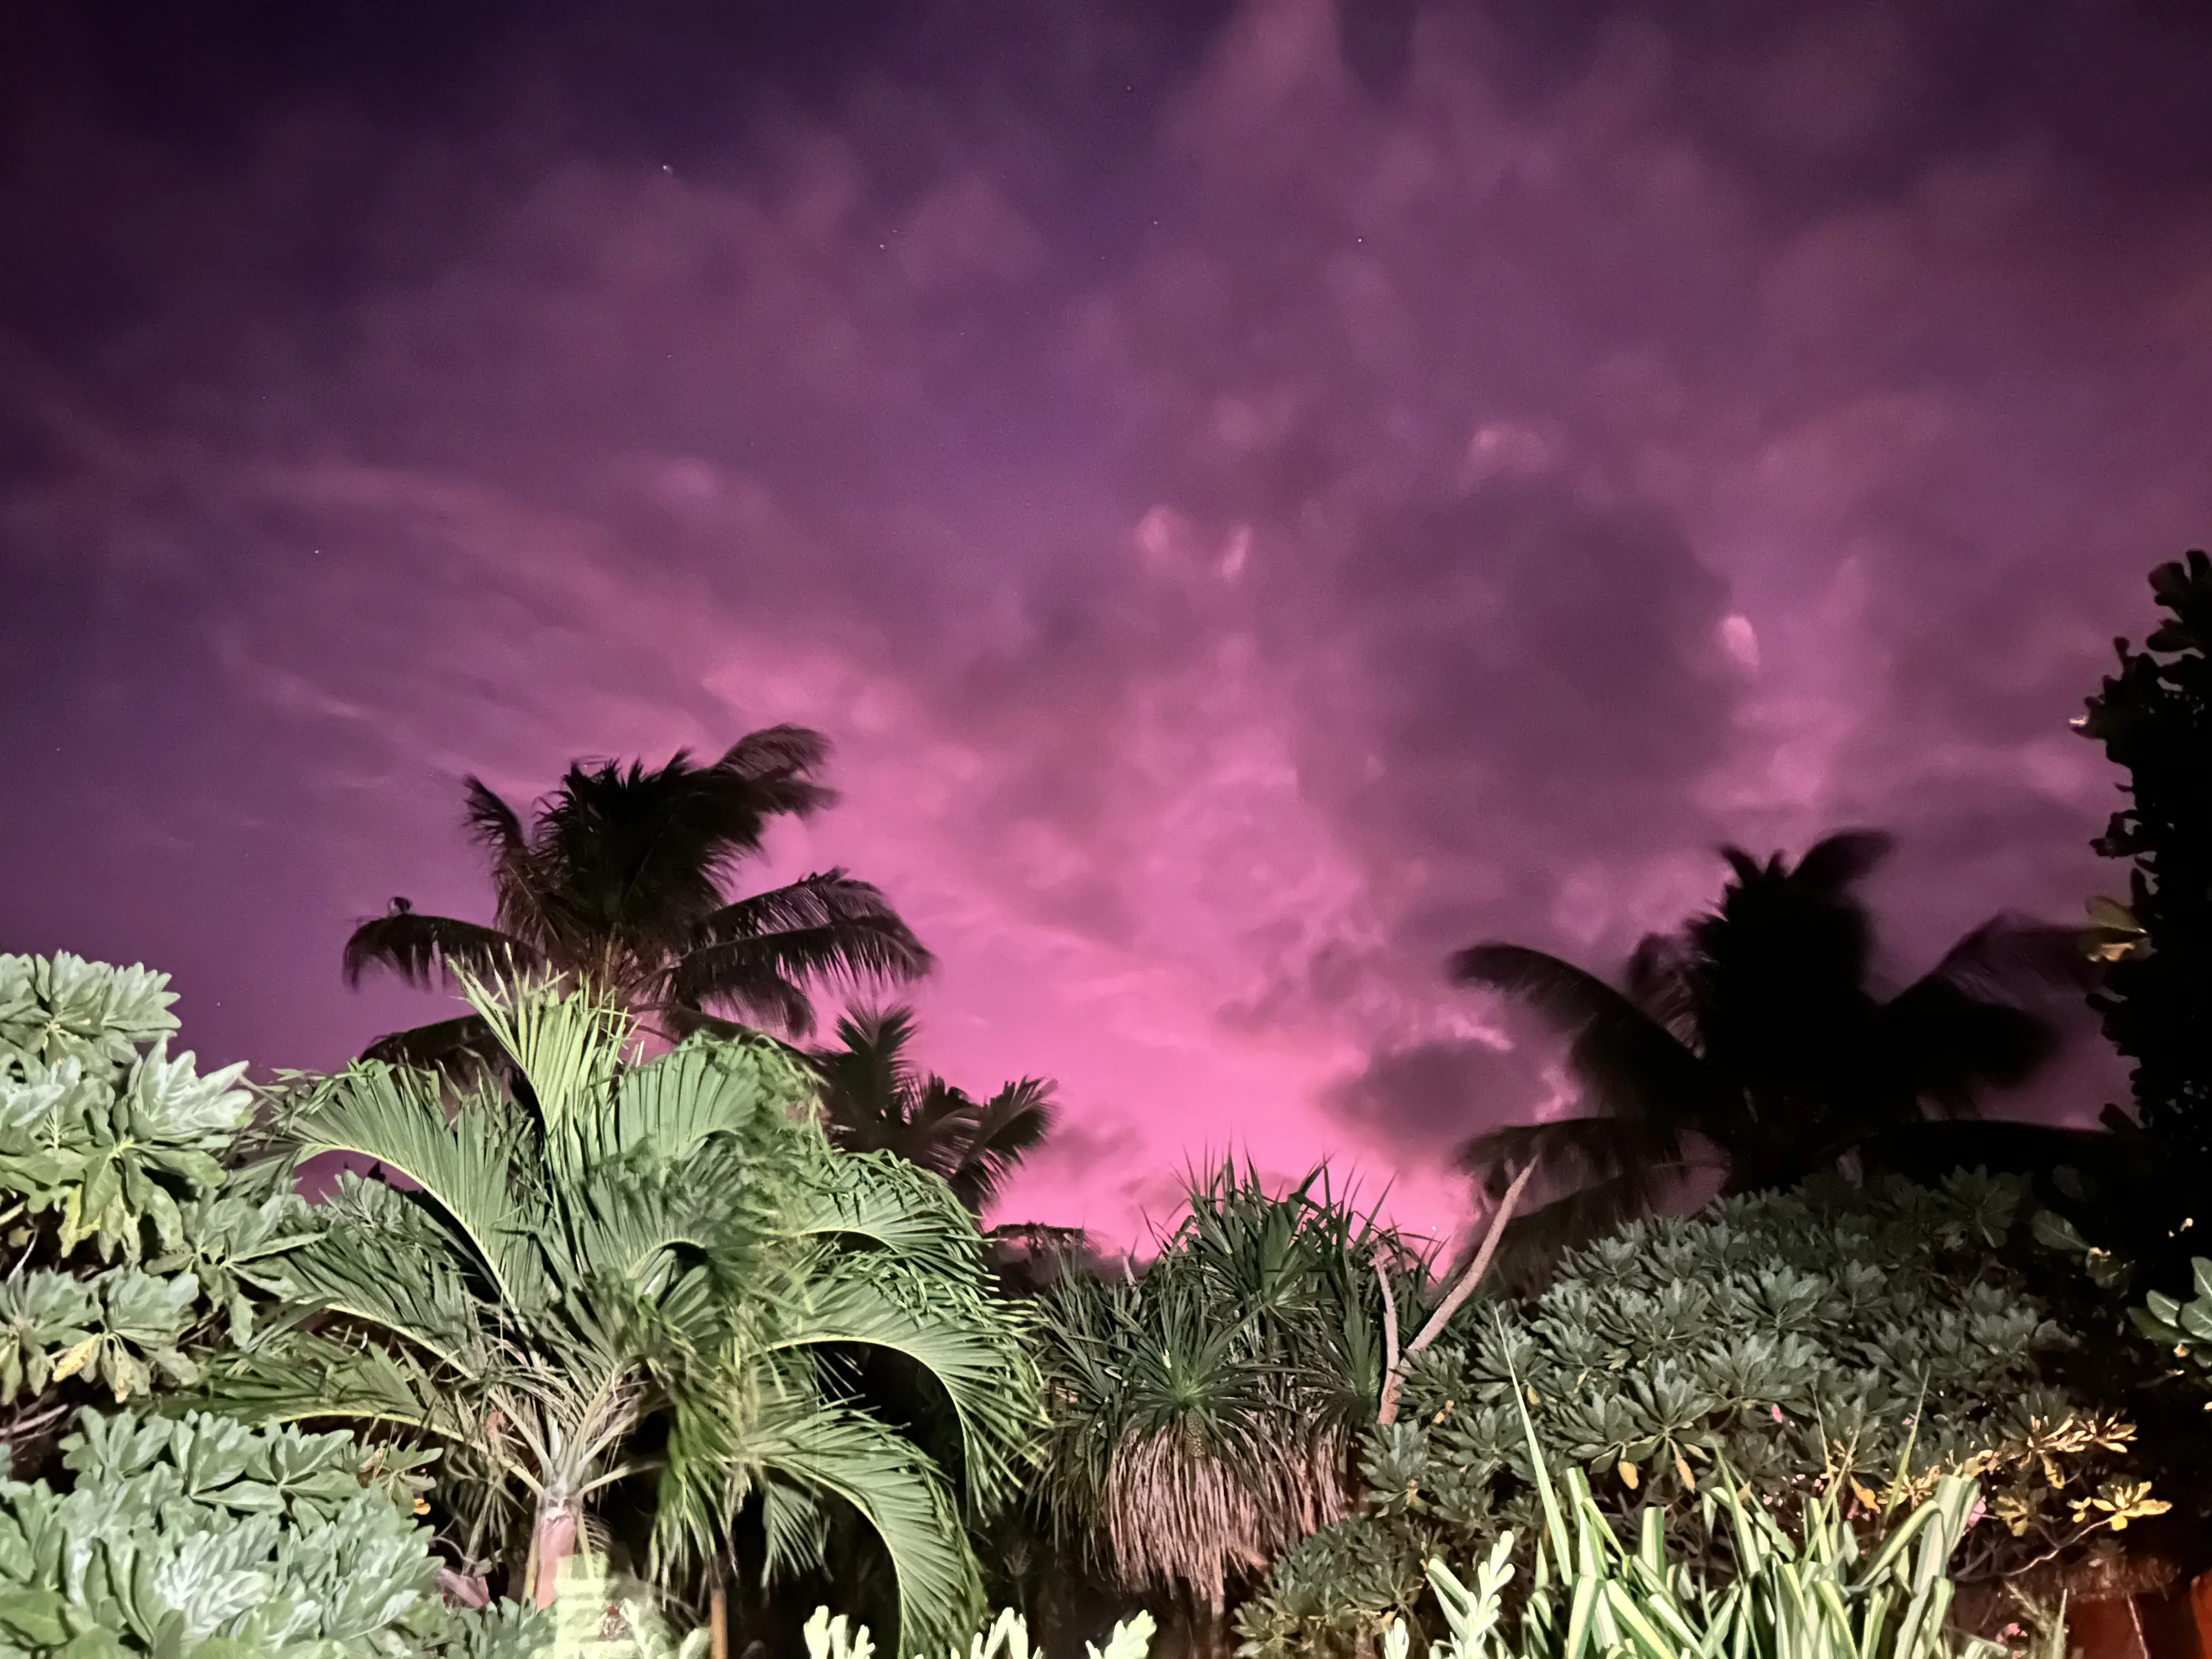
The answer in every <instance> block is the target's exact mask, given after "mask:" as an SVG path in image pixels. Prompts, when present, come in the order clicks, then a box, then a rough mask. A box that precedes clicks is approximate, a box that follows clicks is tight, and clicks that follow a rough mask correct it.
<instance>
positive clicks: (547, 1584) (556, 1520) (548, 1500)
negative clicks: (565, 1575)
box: [524, 1492, 580, 1607]
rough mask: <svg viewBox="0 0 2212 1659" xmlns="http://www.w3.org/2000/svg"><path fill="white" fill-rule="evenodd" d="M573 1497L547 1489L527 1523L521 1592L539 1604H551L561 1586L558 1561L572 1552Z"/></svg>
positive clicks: (560, 1561)
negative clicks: (526, 1558)
mask: <svg viewBox="0 0 2212 1659" xmlns="http://www.w3.org/2000/svg"><path fill="white" fill-rule="evenodd" d="M579 1519H580V1516H578V1514H577V1507H576V1500H575V1499H574V1498H567V1497H559V1498H556V1497H555V1496H553V1495H552V1494H551V1493H550V1492H549V1493H546V1494H544V1495H543V1496H541V1497H540V1498H538V1513H537V1516H536V1517H535V1518H534V1519H533V1520H532V1522H531V1527H530V1562H529V1565H528V1568H527V1569H526V1572H525V1575H524V1583H525V1585H526V1589H525V1595H526V1599H527V1600H529V1601H532V1602H533V1603H535V1604H536V1605H537V1606H538V1607H551V1606H552V1605H553V1597H554V1595H556V1593H557V1592H558V1591H559V1589H560V1587H561V1564H562V1562H563V1561H566V1560H567V1559H568V1558H569V1557H570V1556H572V1555H574V1553H576V1525H577V1522H578V1520H579Z"/></svg>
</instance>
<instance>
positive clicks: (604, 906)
mask: <svg viewBox="0 0 2212 1659" xmlns="http://www.w3.org/2000/svg"><path fill="white" fill-rule="evenodd" d="M828 756H829V744H828V742H827V741H826V740H825V739H824V738H823V737H822V736H821V734H820V733H818V732H810V731H807V730H805V728H803V727H800V726H770V727H769V728H767V729H766V730H764V731H760V732H753V733H751V734H750V736H747V737H744V738H740V739H738V742H737V743H736V744H733V745H732V747H731V748H730V750H729V751H728V752H727V753H726V754H725V755H723V756H722V757H721V758H720V760H717V761H715V762H714V763H712V764H711V765H706V766H701V765H697V764H695V763H693V761H692V759H691V757H690V754H689V753H688V752H686V751H684V750H678V752H677V754H676V756H675V757H673V758H672V759H671V760H670V761H669V762H668V763H667V764H666V765H665V766H662V767H660V768H659V769H656V770H653V771H647V769H645V767H644V765H643V763H641V762H633V763H630V764H629V766H628V767H624V766H622V765H620V764H619V763H615V762H611V761H610V762H605V763H600V764H597V765H591V764H586V763H582V762H578V763H575V764H574V765H571V766H570V767H569V768H568V771H567V773H566V774H565V775H563V776H562V780H561V782H560V785H559V787H557V788H556V789H555V790H554V792H553V793H551V794H550V795H549V796H548V797H546V799H544V801H542V802H541V803H539V805H538V808H537V810H536V813H535V816H534V817H533V819H532V821H531V822H529V823H525V822H524V819H523V816H522V814H521V813H520V812H518V811H515V809H514V808H513V806H511V805H508V804H507V802H506V801H505V800H502V799H501V798H500V797H499V796H498V795H496V794H495V793H493V792H492V791H491V790H490V789H489V788H488V787H485V786H484V784H483V782H482V781H479V780H478V779H476V778H473V777H471V778H470V779H468V780H467V781H466V783H465V786H464V788H465V795H466V800H467V823H468V827H469V831H470V834H471V837H472V838H473V839H474V840H475V841H476V842H477V845H478V846H479V847H480V848H483V851H484V853H485V854H486V855H487V856H488V857H489V860H490V863H491V878H492V891H493V896H494V899H495V907H496V908H495V912H494V922H493V925H491V926H486V925H484V924H483V923H481V922H474V921H461V920H459V919H458V918H455V917H452V916H436V915H425V914H423V913H422V912H421V911H419V910H416V908H414V906H413V905H412V904H411V903H410V902H409V901H408V900H406V899H404V898H395V899H394V900H392V906H391V909H390V910H389V912H388V913H387V914H386V915H381V916H378V917H375V918H374V919H373V920H371V921H365V922H363V923H362V924H361V925H360V926H359V927H356V928H355V929H354V932H353V935H352V937H351V938H349V939H348V940H347V941H346V947H345V975H346V980H347V982H348V983H349V984H358V983H359V982H360V981H361V977H362V975H363V974H364V973H366V972H368V971H369V970H371V969H385V970H388V971H390V972H392V973H395V974H397V975H399V977H400V978H402V979H404V980H405V981H407V982H408V983H410V984H412V985H420V986H428V985H431V984H434V983H436V982H439V981H444V980H450V979H451V977H452V974H451V970H452V969H454V968H457V967H458V968H465V969H468V970H470V971H471V972H472V973H475V974H477V975H482V976H489V977H495V978H497V977H503V976H507V975H516V974H525V975H529V974H541V975H542V974H545V973H553V974H559V975H569V976H571V977H575V978H580V979H587V980H589V981H591V982H592V983H593V984H595V985H598V986H599V987H602V988H603V989H604V990H605V992H606V993H607V994H609V995H611V997H612V998H613V999H614V1000H616V1001H617V1003H619V1004H620V1005H621V1006H623V1008H625V1009H627V1010H629V1012H632V1013H634V1014H637V1015H640V1016H641V1017H644V1018H648V1019H651V1020H653V1021H655V1022H657V1023H658V1024H659V1025H660V1026H661V1027H662V1028H663V1029H664V1030H665V1034H666V1035H668V1036H681V1035H684V1034H685V1033H687V1032H690V1031H693V1030H719V1031H720V1032H722V1033H723V1034H724V1035H732V1034H733V1033H734V1031H735V1030H736V1029H737V1028H736V1027H735V1026H734V1025H732V1024H731V1023H730V1021H728V1020H723V1019H718V1018H717V1017H716V1016H715V1014H714V1012H712V1011H713V1010H714V1009H717V1008H719V1009H720V1010H722V1011H723V1012H724V1013H726V1014H728V1015H732V1016H734V1017H735V1018H737V1019H739V1020H743V1021H745V1022H747V1023H749V1024H756V1025H764V1026H768V1027H770V1028H774V1029H779V1030H784V1031H787V1032H788V1033H790V1034H792V1035H793V1036H805V1035H806V1034H807V1033H809V1032H810V1031H811V1030H813V1025H814V1009H813V1003H812V1000H811V998H810V996H809V995H808V991H809V988H810V987H816V986H819V985H823V984H825V983H841V982H842V983H847V984H854V983H864V982H879V981H895V980H910V979H914V978H915V977H917V976H919V975H921V974H924V973H926V972H927V971H928V969H929V967H930V957H929V953H928V952H927V951H925V950H924V949H923V948H922V946H921V942H920V941H919V940H918V939H915V936H914V934H913V933H912V932H911V931H910V930H909V929H908V927H907V925H906V924H905V923H904V922H903V921H900V920H899V918H898V916H897V915H896V913H895V912H894V911H893V910H892V908H890V904H889V903H888V902H886V901H885V899H884V896H883V895H882V894H881V893H880V892H878V890H876V889H875V888H874V887H872V886H871V885H870V884H868V883H866V882H865V881H858V880H855V879H854V878H852V877H850V876H848V875H847V874H846V873H845V872H843V871H842V870H830V871H826V872H821V873H818V874H815V875H810V876H807V877H805V878H803V879H802V880H799V881H795V882H793V883H791V884H789V885H787V886H784V887H778V888H775V889H772V890H769V891H766V892H760V893H755V894H753V895H751V896H750V897H745V898H740V899H737V900H735V901H734V902H732V901H731V900H730V899H729V898H728V897H727V895H726V885H727V883H728V880H729V878H730V877H731V875H732V873H733V872H735V870H736V868H737V866H739V865H740V864H742V863H744V860H746V859H748V858H750V857H753V856H755V855H756V854H758V853H759V851H760V848H761V839H762V836H763V835H764V834H765V833H766V831H767V829H768V826H769V823H771V822H772V821H773V820H775V818H777V817H802V818H803V817H811V815H812V814H814V813H815V812H817V811H821V810H822V809H823V807H825V806H827V805H830V804H831V803H832V802H833V801H834V800H835V799H836V795H835V793H833V792H832V791H830V790H829V789H828V788H827V787H824V786H823V784H822V783H821V782H819V781H817V773H819V771H820V770H821V769H822V766H823V763H824V762H825V761H826V759H827V758H828ZM488 1044H489V1033H488V1032H487V1030H486V1029H485V1027H484V1024H483V1020H482V1019H481V1018H478V1017H477V1016H475V1015H467V1016H464V1017H462V1018H459V1019H452V1020H443V1021H440V1022H438V1023H437V1024H431V1025H424V1026H419V1027H416V1029H414V1030H407V1031H401V1032H395V1033H393V1034H392V1035H391V1036H386V1037H383V1038H380V1040H379V1041H378V1042H376V1043H375V1044H374V1046H373V1047H372V1048H370V1049H369V1050H368V1057H370V1058H372V1059H380V1060H398V1061H407V1062H412V1063H416V1064H422V1063H428V1062H431V1061H435V1060H441V1059H443V1058H446V1057H447V1056H452V1055H455V1054H463V1053H466V1052H469V1051H471V1050H474V1051H477V1052H478V1053H482V1052H484V1051H486V1050H487V1047H488Z"/></svg>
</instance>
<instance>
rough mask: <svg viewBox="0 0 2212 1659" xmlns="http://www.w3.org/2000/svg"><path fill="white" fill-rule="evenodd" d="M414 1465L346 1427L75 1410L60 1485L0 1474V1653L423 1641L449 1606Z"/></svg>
mask: <svg viewBox="0 0 2212 1659" xmlns="http://www.w3.org/2000/svg"><path fill="white" fill-rule="evenodd" d="M415 1461H416V1460H411V1459H408V1458H405V1457H398V1456H395V1455H393V1454H392V1452H391V1451H389V1450H388V1449H369V1448H364V1447H362V1446H361V1445H359V1444H357V1443H356V1442H355V1441H354V1439H353V1437H351V1436H350V1435H346V1434H302V1433H301V1432H300V1431H298V1430H296V1429H289V1428H288V1429H276V1430H255V1429H249V1428H246V1427H244V1426H242V1425H240V1424H237V1423H234V1422H231V1421H229V1420H228V1419H222V1418H217V1417H210V1416H204V1415H201V1414H198V1413H193V1414H191V1415H189V1416H186V1417H184V1418H181V1419H161V1418H147V1417H143V1416H141V1415H138V1414H137V1413H119V1414H117V1415H114V1416H110V1417H102V1416H101V1415H100V1414H99V1413H95V1412H86V1413H83V1414H82V1417H81V1418H80V1419H79V1425H78V1429H77V1431H76V1433H75V1434H73V1435H71V1436H70V1437H69V1438H68V1439H67V1440H65V1441H64V1443H63V1449H62V1459H61V1462H62V1466H63V1468H64V1469H66V1470H67V1471H68V1472H69V1474H70V1477H71V1479H70V1483H69V1489H68V1491H67V1492H56V1491H55V1490H54V1489H53V1488H52V1486H48V1485H47V1484H46V1482H45V1481H43V1480H40V1481H33V1482H28V1483H26V1482H23V1481H20V1480H4V1481H0V1656H5V1659H33V1656H37V1659H45V1656H48V1655H52V1656H60V1655H64V1654H66V1655H68V1656H69V1659H91V1656H94V1655H118V1656H119V1655H125V1654H136V1653H146V1654H161V1655H164V1656H173V1659H192V1656H198V1659H217V1656H223V1659H232V1656H240V1659H242V1656H246V1655H259V1654H270V1655H277V1654H282V1655H283V1656H285V1659H320V1656H324V1655H329V1656H331V1659H337V1656H339V1655H341V1654H345V1655H369V1654H390V1655H393V1656H398V1655H404V1654H414V1653H416V1652H419V1651H421V1650H422V1646H423V1644H425V1643H426V1642H428V1641H429V1640H430V1639H431V1638H435V1637H436V1636H438V1635H440V1634H441V1631H442V1627H443V1626H444V1624H445V1622H446V1615H445V1612H444V1609H443V1607H442V1606H441V1603H440V1601H439V1599H438V1596H437V1594H436V1590H435V1578H436V1576H437V1571H438V1563H437V1561H436V1559H435V1557H433V1556H432V1555H431V1554H430V1553H429V1548H428V1546H429V1541H430V1534H429V1532H428V1529H427V1528H423V1527H422V1526H419V1525H417V1524H416V1521H415V1519H414V1515H413V1511H414V1509H415V1507H416V1486H417V1485H418V1484H419V1483H417V1482H416V1481H415V1480H413V1479H412V1478H411V1476H412V1472H413V1470H412V1465H413V1462H415Z"/></svg>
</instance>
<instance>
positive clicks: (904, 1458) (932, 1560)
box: [655, 1395, 983, 1652]
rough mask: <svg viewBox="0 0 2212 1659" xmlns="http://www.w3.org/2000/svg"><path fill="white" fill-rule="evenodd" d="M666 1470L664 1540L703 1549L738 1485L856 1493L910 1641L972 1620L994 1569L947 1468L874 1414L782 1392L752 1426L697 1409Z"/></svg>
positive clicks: (680, 1548) (911, 1646) (660, 1536)
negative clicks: (886, 1563) (971, 1530)
mask: <svg viewBox="0 0 2212 1659" xmlns="http://www.w3.org/2000/svg"><path fill="white" fill-rule="evenodd" d="M681 1434H682V1436H683V1437H684V1439H683V1443H680V1444H671V1455H670V1458H669V1461H668V1463H667V1466H666V1468H665V1470H664V1472H663V1474H662V1476H661V1481H660V1492H659V1506H658V1517H659V1518H658V1521H657V1523H656V1534H655V1540H656V1545H657V1547H659V1549H660V1550H661V1551H662V1552H664V1553H680V1552H685V1551H687V1550H688V1551H690V1552H696V1551H697V1550H698V1548H699V1547H700V1546H701V1545H702V1544H706V1545H709V1546H711V1543H712V1542H713V1541H715V1540H718V1539H719V1538H720V1535H721V1532H722V1529H723V1528H724V1527H725V1526H726V1519H725V1517H726V1516H728V1514H729V1512H730V1510H729V1504H730V1500H731V1498H732V1494H733V1493H735V1492H743V1491H744V1490H746V1489H747V1488H748V1487H750V1486H757V1485H759V1484H762V1483H763V1479H764V1478H769V1479H774V1478H780V1479H781V1480H784V1481H787V1482H789V1483H791V1484H793V1485H795V1486H799V1487H801V1488H804V1489H811V1490H813V1491H815V1492H826V1493H829V1494H830V1495H832V1496H834V1497H836V1498H840V1499H842V1501H843V1502H845V1503H846V1504H849V1505H850V1506H851V1507H852V1508H853V1509H854V1510H855V1511H856V1512H857V1513H858V1514H859V1515H860V1518H861V1519H862V1520H863V1521H865V1522H866V1523H867V1524H868V1526H869V1528H871V1529H872V1531H873V1532H874V1533H875V1534H876V1536H877V1538H878V1540H880V1541H882V1544H883V1546H884V1553H885V1554H887V1555H888V1556H889V1557H890V1564H891V1569H892V1571H893V1573H894V1574H895V1575H896V1578H897V1582H898V1597H899V1628H898V1632H897V1636H896V1642H897V1644H898V1646H897V1647H896V1648H895V1649H891V1650H892V1651H897V1650H905V1651H908V1652H933V1651H936V1650H939V1649H942V1648H945V1647H946V1646H948V1645H951V1644H956V1643H957V1640H958V1639H959V1638H961V1637H963V1636H964V1635H966V1634H968V1633H969V1632H972V1630H973V1629H974V1627H975V1619H976V1618H977V1616H978V1615H979V1614H980V1613H981V1607H982V1595H983V1585H982V1574H981V1569H980V1567H979V1566H978V1565H977V1563H976V1560H975V1553H974V1551H972V1550H971V1549H970V1548H969V1545H968V1539H967V1534H966V1531H965V1529H964V1528H963V1527H962V1526H961V1524H960V1519H959V1516H958V1514H957V1511H956V1510H955V1507H954V1504H953V1501H952V1494H951V1492H950V1491H949V1490H948V1489H947V1487H946V1486H945V1480H944V1478H943V1477H942V1476H941V1475H940V1474H939V1473H938V1471H937V1469H936V1468H935V1467H934V1466H933V1464H932V1463H931V1462H929V1460H928V1459H927V1458H926V1457H925V1456H923V1455H921V1452H919V1451H918V1450H917V1449H915V1446H914V1445H913V1444H912V1443H910V1442H908V1441H907V1440H904V1439H902V1438H901V1437H899V1436H898V1435H896V1434H894V1433H893V1432H891V1431H890V1429H888V1428H886V1427H885V1426H884V1425H883V1424H882V1423H880V1422H878V1421H877V1420H876V1419H873V1418H871V1417H866V1416H864V1415H862V1414H861V1413H858V1412H854V1411H850V1410H847V1409H844V1408H842V1407H814V1408H811V1409H810V1408H808V1407H806V1406H805V1405H803V1404H801V1403H800V1402H799V1401H796V1400H793V1399H790V1398H787V1397H781V1396H778V1395H769V1396H768V1397H767V1399H766V1401H764V1402H763V1405H762V1406H761V1407H760V1408H759V1409H758V1410H757V1413H756V1414H754V1415H753V1417H752V1418H751V1419H750V1420H749V1421H747V1422H745V1423H744V1425H742V1427H741V1428H740V1427H738V1425H733V1424H728V1423H726V1422H725V1423H717V1422H715V1421H714V1420H713V1419H712V1418H711V1417H710V1416H709V1414H708V1413H706V1412H705V1411H703V1410H698V1411H695V1412H693V1413H690V1414H688V1420H687V1421H686V1422H685V1423H684V1426H683V1429H682V1431H681Z"/></svg>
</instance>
